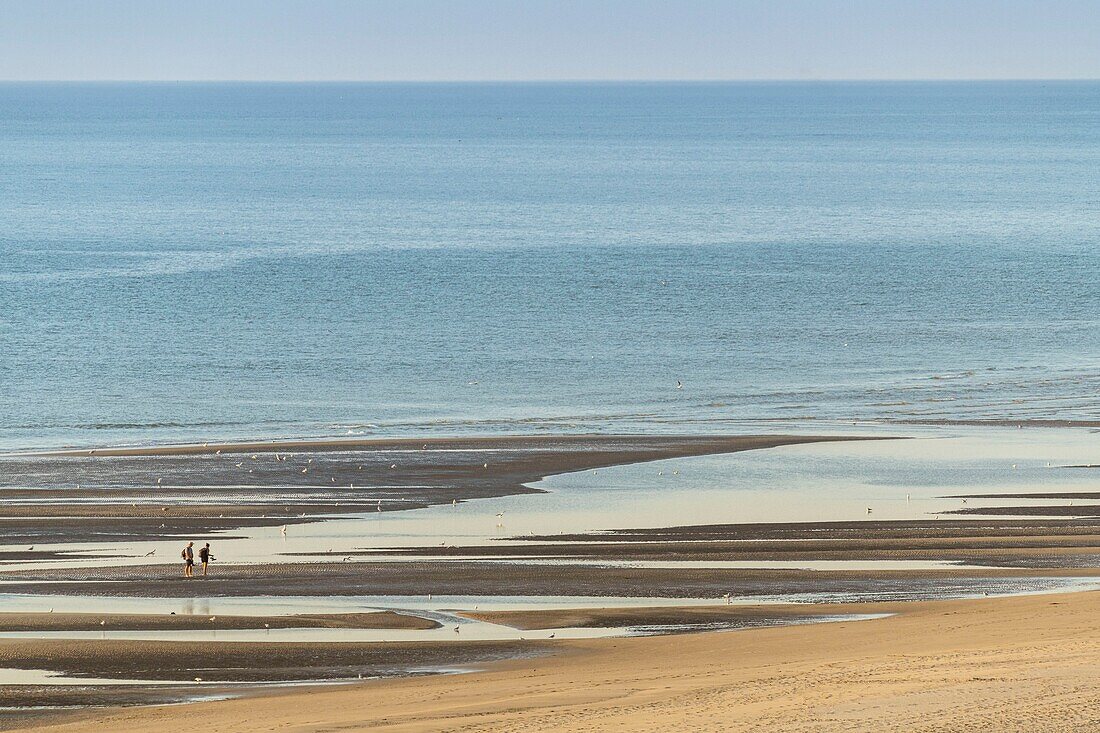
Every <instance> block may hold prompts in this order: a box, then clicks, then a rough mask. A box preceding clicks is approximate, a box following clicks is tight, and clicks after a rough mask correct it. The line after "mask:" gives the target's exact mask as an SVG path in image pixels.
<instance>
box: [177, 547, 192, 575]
mask: <svg viewBox="0 0 1100 733" xmlns="http://www.w3.org/2000/svg"><path fill="white" fill-rule="evenodd" d="M194 546H195V543H194V542H188V543H187V547H185V548H183V552H181V553H180V557H182V558H183V577H185V578H193V577H194V574H195V551H194V550H192V549H191V548H192V547H194Z"/></svg>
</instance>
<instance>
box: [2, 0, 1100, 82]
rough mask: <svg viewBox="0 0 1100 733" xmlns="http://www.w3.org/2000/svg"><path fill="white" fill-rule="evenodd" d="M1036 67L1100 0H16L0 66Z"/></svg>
mask: <svg viewBox="0 0 1100 733" xmlns="http://www.w3.org/2000/svg"><path fill="white" fill-rule="evenodd" d="M1022 77H1027V78H1098V77H1100V0H907V1H902V0H789V1H787V2H784V1H783V0H727V1H726V2H717V1H711V0H665V1H664V2H650V1H646V0H635V1H633V2H630V1H627V0H603V1H601V0H584V1H582V0H385V1H375V0H360V1H358V2H354V1H352V0H237V1H234V0H170V1H160V0H96V1H95V2H93V1H91V0H33V1H24V0H0V79H286V80H301V79H383V80H389V79H774V78H797V79H805V78H824V79H837V78H841V79H851V78H874V79H882V78H886V79H910V78H923V79H927V78H936V79H939V78H1022Z"/></svg>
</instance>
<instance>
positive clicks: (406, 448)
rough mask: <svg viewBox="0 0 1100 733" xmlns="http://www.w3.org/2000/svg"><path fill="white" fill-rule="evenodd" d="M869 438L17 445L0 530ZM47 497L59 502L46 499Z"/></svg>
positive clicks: (434, 494)
mask: <svg viewBox="0 0 1100 733" xmlns="http://www.w3.org/2000/svg"><path fill="white" fill-rule="evenodd" d="M863 439H865V438H852V437H841V436H774V435H756V436H623V435H577V436H519V437H490V438H463V439H440V438H436V439H431V440H425V439H405V440H354V441H351V440H349V441H327V442H314V441H302V442H287V443H255V444H232V445H229V444H227V445H223V446H214V445H210V446H206V447H204V446H176V447H158V448H135V449H102V450H95V451H81V452H69V453H54V454H40V455H8V456H2V457H0V543H4V544H23V543H27V544H33V543H35V542H42V543H46V542H61V541H64V542H82V541H101V540H104V539H112V540H133V539H139V540H153V539H156V540H163V539H167V538H170V537H173V536H176V535H179V534H206V533H209V532H213V531H226V530H233V529H236V528H244V527H261V526H272V525H278V524H291V523H298V522H308V521H316V520H317V519H319V518H322V517H323V516H326V515H334V514H348V513H358V512H363V511H377V510H378V509H381V510H382V511H391V510H398V509H407V508H414V507H421V506H428V505H433V504H441V503H450V502H452V501H465V500H470V499H477V498H488V497H495V496H506V495H511V494H522V493H539V492H538V490H536V489H532V488H529V487H528V486H526V484H530V483H533V482H535V481H538V480H540V479H542V478H544V477H546V476H549V475H552V474H560V473H568V472H571V471H579V470H586V469H596V468H605V467H609V466H615V465H621V464H627V463H638V462H644V461H654V460H661V459H668V458H681V457H688V456H701V455H712V454H718V453H732V452H738V451H744V450H755V449H764V448H774V447H779V446H784V445H795V444H803V443H814V442H825V441H841V440H863ZM219 451H220V453H219ZM54 491H56V492H58V493H56V494H51V492H54ZM48 496H52V497H53V498H56V499H57V500H58V501H59V505H43V504H41V503H40V502H41V499H42V498H43V497H48Z"/></svg>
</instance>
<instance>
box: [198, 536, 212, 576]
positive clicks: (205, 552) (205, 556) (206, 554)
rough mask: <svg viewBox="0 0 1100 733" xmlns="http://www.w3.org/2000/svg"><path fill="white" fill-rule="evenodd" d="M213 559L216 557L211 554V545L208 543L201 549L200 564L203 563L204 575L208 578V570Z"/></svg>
mask: <svg viewBox="0 0 1100 733" xmlns="http://www.w3.org/2000/svg"><path fill="white" fill-rule="evenodd" d="M213 559H214V557H213V556H212V555H211V554H210V543H209V542H207V543H206V544H205V545H203V546H202V547H200V548H199V562H201V563H202V574H203V576H204V577H205V576H206V568H207V567H208V566H209V565H210V561H211V560H213Z"/></svg>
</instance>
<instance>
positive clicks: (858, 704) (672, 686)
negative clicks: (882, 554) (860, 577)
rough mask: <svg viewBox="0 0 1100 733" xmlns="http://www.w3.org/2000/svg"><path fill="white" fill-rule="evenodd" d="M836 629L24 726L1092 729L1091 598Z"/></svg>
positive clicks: (619, 646) (676, 644)
mask: <svg viewBox="0 0 1100 733" xmlns="http://www.w3.org/2000/svg"><path fill="white" fill-rule="evenodd" d="M881 610H883V611H888V612H891V613H894V614H895V615H892V616H890V617H889V618H883V619H878V620H870V621H859V622H853V623H835V624H825V625H816V626H791V627H785V628H774V629H759V630H747V631H740V632H734V633H721V632H718V633H706V634H696V635H690V636H670V637H657V638H634V639H616V640H595V641H584V642H581V641H572V642H565V643H562V644H559V645H557V648H556V651H555V653H554V654H553V656H549V657H540V658H538V659H533V660H523V661H519V662H516V661H512V662H504V663H500V664H494V665H491V666H489V668H488V669H487V670H486V671H485V672H479V673H475V674H470V675H463V676H457V677H456V676H446V677H433V678H425V679H415V680H399V681H383V682H377V683H370V684H360V685H351V686H347V687H341V688H337V689H313V690H308V691H301V692H288V693H284V694H279V695H275V696H270V697H263V698H245V699H240V700H228V701H223V702H211V703H199V704H194V705H190V706H187V707H169V708H155V707H154V708H142V709H137V710H129V711H123V712H99V711H96V712H92V713H83V714H75V715H74V718H73V720H72V721H71V722H69V723H67V724H61V725H56V726H50V727H43V728H36V729H35V730H43V731H46V730H49V731H57V732H58V733H60V732H61V731H77V730H86V729H88V727H90V726H92V725H94V726H96V727H99V728H100V729H107V728H109V729H111V730H114V731H120V732H121V731H132V732H133V733H139V732H144V731H155V730H175V729H201V730H208V731H233V730H259V729H285V730H295V731H303V732H304V731H328V730H384V731H395V732H396V731H401V732H403V733H412V732H414V731H438V730H454V731H490V730H492V731H499V730H520V729H522V730H537V731H566V730H589V731H619V730H634V731H649V730H652V731H658V730H689V729H690V730H700V731H708V730H712V731H717V730H760V729H767V730H770V731H792V732H793V731H821V732H822V733H824V732H826V731H830V732H831V731H850V730H879V731H899V732H900V731H967V730H990V729H993V730H999V731H1021V732H1023V731H1064V730H1087V729H1091V728H1092V727H1094V726H1096V725H1097V724H1100V709H1097V707H1096V705H1095V691H1096V677H1097V672H1098V662H1097V659H1098V652H1100V633H1098V632H1100V620H1098V619H1100V594H1097V593H1076V594H1071V595H1050V596H1039V597H1024V598H1004V599H993V600H989V599H983V600H971V601H948V602H931V603H922V604H906V605H901V606H889V607H884V608H882V609H881Z"/></svg>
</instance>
